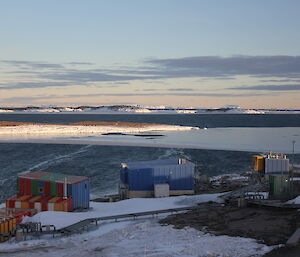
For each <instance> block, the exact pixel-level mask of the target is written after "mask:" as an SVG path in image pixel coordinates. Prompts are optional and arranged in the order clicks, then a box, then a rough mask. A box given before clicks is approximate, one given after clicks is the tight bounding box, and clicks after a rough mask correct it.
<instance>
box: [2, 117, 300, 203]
mask: <svg viewBox="0 0 300 257" xmlns="http://www.w3.org/2000/svg"><path fill="white" fill-rule="evenodd" d="M0 121H27V122H43V123H56V124H66V123H72V122H79V121H129V122H147V123H163V124H176V125H188V126H199V127H208V128H217V127H300V115H297V114H274V115H243V114H232V115H231V114H200V115H197V114H192V115H188V114H170V115H168V114H162V115H160V114H153V115H152V114H151V115H149V114H144V115H143V114H112V115H110V114H0ZM274 140H276V139H274ZM299 143H300V142H299ZM252 154H253V153H251V152H239V151H217V150H201V149H181V148H154V147H131V146H130V147H129V146H100V145H70V144H68V145H63V144H57V145H56V144H24V143H20V144H16V143H11V144H7V143H5V144H0V202H3V200H4V199H6V198H7V197H9V196H11V195H13V194H15V191H16V175H17V174H18V173H21V172H29V171H36V170H43V171H50V172H58V173H66V174H74V175H83V176H88V177H90V178H91V184H92V192H91V193H92V195H94V196H103V195H105V194H111V193H116V192H117V187H118V181H119V165H120V163H121V162H129V161H144V160H153V159H164V158H169V157H185V158H188V159H189V160H191V161H192V162H194V163H196V164H197V165H198V166H199V168H200V170H201V172H202V173H203V174H207V175H209V176H213V175H219V174H225V173H242V172H246V171H249V170H251V164H252V163H251V161H252V160H251V156H252ZM295 159H296V161H300V155H295Z"/></svg>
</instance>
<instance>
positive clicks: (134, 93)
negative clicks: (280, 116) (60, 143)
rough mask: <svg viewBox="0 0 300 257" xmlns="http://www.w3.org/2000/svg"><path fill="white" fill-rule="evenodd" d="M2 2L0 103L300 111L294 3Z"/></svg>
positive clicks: (299, 20)
mask: <svg viewBox="0 0 300 257" xmlns="http://www.w3.org/2000/svg"><path fill="white" fill-rule="evenodd" d="M0 4H1V5H0V6H1V8H0V107H1V106H2V107H8V106H29V105H30V106H32V105H34V106H48V105H57V106H68V105H70V106H71V105H72V106H78V105H93V106H100V105H113V104H140V105H144V106H153V105H155V106H157V105H164V106H172V107H199V108H218V107H222V106H224V105H229V104H230V105H233V104H234V105H239V106H241V107H243V108H298V109H299V108H300V105H299V99H300V33H299V28H300V15H299V12H300V1H298V0H281V1H279V0H223V1H219V0H151V1H149V0H126V1H125V0H106V1H105V0H87V1H84V0H51V1H50V0H45V1H40V0H26V1H24V0H0Z"/></svg>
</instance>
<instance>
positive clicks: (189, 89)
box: [168, 88, 194, 91]
mask: <svg viewBox="0 0 300 257" xmlns="http://www.w3.org/2000/svg"><path fill="white" fill-rule="evenodd" d="M168 91H194V89H193V88H169V89H168Z"/></svg>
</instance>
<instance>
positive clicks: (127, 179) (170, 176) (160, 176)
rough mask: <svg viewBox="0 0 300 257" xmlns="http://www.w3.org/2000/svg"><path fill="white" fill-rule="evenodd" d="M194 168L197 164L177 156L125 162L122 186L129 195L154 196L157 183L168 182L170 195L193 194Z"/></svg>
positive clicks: (121, 178) (121, 174)
mask: <svg viewBox="0 0 300 257" xmlns="http://www.w3.org/2000/svg"><path fill="white" fill-rule="evenodd" d="M194 170H195V164H193V163H191V162H189V161H187V160H184V159H175V158H173V159H168V160H156V161H146V162H134V163H123V164H122V165H121V170H120V181H121V182H120V183H121V185H120V188H125V189H126V190H127V191H128V194H129V195H131V196H129V197H135V196H136V197H139V196H140V197H144V196H153V195H154V185H155V184H168V185H169V190H170V195H179V194H193V193H194ZM121 193H122V192H121Z"/></svg>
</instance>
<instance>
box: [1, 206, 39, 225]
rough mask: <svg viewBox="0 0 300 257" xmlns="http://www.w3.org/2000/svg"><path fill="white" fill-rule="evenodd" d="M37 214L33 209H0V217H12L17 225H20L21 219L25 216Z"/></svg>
mask: <svg viewBox="0 0 300 257" xmlns="http://www.w3.org/2000/svg"><path fill="white" fill-rule="evenodd" d="M36 213H37V212H36V210H35V209H30V210H20V209H16V208H1V209H0V216H4V215H6V216H12V217H14V218H16V222H17V223H21V222H22V220H23V218H24V217H25V216H28V217H32V216H33V215H35V214H36Z"/></svg>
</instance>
